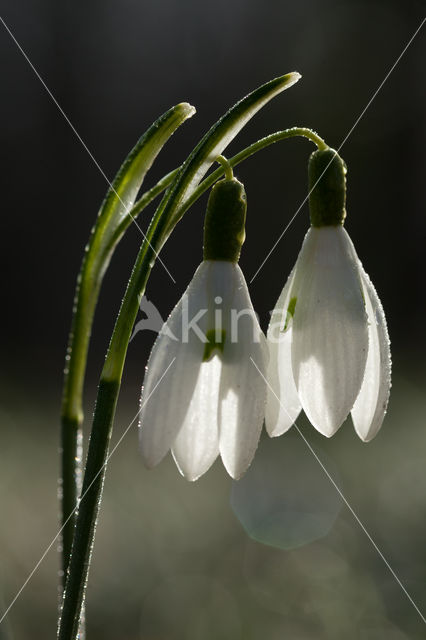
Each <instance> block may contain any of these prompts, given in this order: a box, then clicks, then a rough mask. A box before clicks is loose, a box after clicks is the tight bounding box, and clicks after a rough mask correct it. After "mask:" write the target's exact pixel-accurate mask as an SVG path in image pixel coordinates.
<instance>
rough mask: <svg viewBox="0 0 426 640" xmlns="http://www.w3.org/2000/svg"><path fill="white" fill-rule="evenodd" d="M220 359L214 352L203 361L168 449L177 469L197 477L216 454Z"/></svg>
mask: <svg viewBox="0 0 426 640" xmlns="http://www.w3.org/2000/svg"><path fill="white" fill-rule="evenodd" d="M221 370H222V362H221V360H220V358H219V357H218V356H217V355H215V356H214V357H213V358H212V359H211V360H209V361H208V362H203V363H202V364H201V367H200V369H199V374H198V379H197V383H196V385H195V389H194V391H193V394H192V398H191V400H190V403H189V407H188V411H187V413H186V416H185V419H184V421H183V425H182V427H181V429H180V431H179V433H178V435H177V438H176V440H175V441H174V444H173V448H172V453H173V457H174V459H175V461H176V464H177V466H178V467H179V471H180V472H181V473H182V475H183V476H185V478H187V479H188V480H197V479H198V478H199V477H200V476H201V475H203V473H205V472H206V471H207V470H208V469H209V467H210V466H211V465H212V464H213V462H214V461H215V460H216V458H217V456H218V454H219V441H218V440H219V436H218V404H219V385H220V376H221Z"/></svg>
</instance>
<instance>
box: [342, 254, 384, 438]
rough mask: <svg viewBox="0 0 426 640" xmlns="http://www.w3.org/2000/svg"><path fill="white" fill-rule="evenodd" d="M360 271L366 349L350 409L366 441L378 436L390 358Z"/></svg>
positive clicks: (378, 311) (372, 293)
mask: <svg viewBox="0 0 426 640" xmlns="http://www.w3.org/2000/svg"><path fill="white" fill-rule="evenodd" d="M360 271H361V273H362V281H363V290H364V297H365V303H366V309H367V314H368V334H369V347H368V357H367V364H366V366H365V375H364V380H363V383H362V387H361V391H360V392H359V395H358V397H357V399H356V401H355V404H354V406H353V409H352V420H353V423H354V426H355V430H356V432H357V434H358V435H359V437H360V438H361V439H362V440H364V442H368V441H369V440H372V438H374V436H375V435H376V434H377V432H378V430H379V429H380V427H381V426H382V422H383V418H384V417H385V413H386V408H387V404H388V400H389V393H390V386H391V357H390V341H389V335H388V330H387V326H386V319H385V314H384V312H383V307H382V304H381V302H380V300H379V297H378V295H377V293H376V290H375V288H374V286H373V285H372V283H371V281H370V278H369V277H368V275H367V274H366V273H365V272H364V270H363V269H362V266H361V265H360Z"/></svg>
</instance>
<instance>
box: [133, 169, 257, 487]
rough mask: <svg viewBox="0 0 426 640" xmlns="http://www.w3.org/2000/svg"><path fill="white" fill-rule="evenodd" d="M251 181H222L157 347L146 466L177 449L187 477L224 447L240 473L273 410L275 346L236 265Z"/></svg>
mask: <svg viewBox="0 0 426 640" xmlns="http://www.w3.org/2000/svg"><path fill="white" fill-rule="evenodd" d="M245 211H246V198H245V192H244V187H243V185H242V184H241V183H240V182H238V181H237V180H235V179H234V178H233V179H232V180H222V181H221V182H219V183H217V184H216V185H215V187H213V189H212V193H211V195H210V198H209V203H208V206H207V213H206V223H205V234H204V261H203V262H202V263H201V264H200V266H199V267H198V269H197V271H196V273H195V275H194V277H193V279H192V281H191V283H190V284H189V286H188V288H187V290H186V291H185V293H184V294H183V296H182V298H181V299H180V301H179V302H178V304H177V305H176V307H175V308H174V309H173V311H172V313H171V315H170V317H169V318H168V320H167V322H166V323H165V325H164V327H163V329H162V331H161V332H160V334H159V335H158V337H157V340H156V342H155V344H154V346H153V349H152V352H151V355H150V358H149V361H148V365H147V370H146V374H145V380H144V386H143V390H142V397H141V408H140V443H141V449H142V455H143V458H144V461H145V463H146V465H147V466H148V467H153V466H155V465H156V464H158V463H159V462H160V461H161V460H162V459H163V457H164V456H165V455H166V453H167V452H168V451H169V450H170V449H171V451H172V454H173V457H174V459H175V461H176V464H177V466H178V468H179V470H180V472H181V473H182V475H183V476H185V477H186V478H187V479H188V480H196V479H197V478H199V477H200V476H201V475H202V474H203V473H205V472H206V471H207V470H208V469H209V467H210V466H211V465H212V463H213V462H214V461H215V459H216V458H217V456H218V455H219V454H220V455H221V457H222V460H223V463H224V465H225V467H226V469H227V471H228V473H229V474H230V475H231V476H232V477H233V478H239V477H240V476H241V475H242V474H243V473H244V472H245V470H246V469H247V467H248V466H249V464H250V462H251V460H252V458H253V456H254V453H255V450H256V447H257V444H258V440H259V436H260V432H261V429H262V425H263V420H264V414H265V400H266V383H265V381H264V379H263V378H262V376H261V375H259V372H258V371H257V369H256V367H255V366H254V365H253V362H252V360H253V361H254V362H255V363H256V366H257V367H259V369H260V371H263V374H264V375H265V376H266V367H267V359H268V350H267V346H266V339H265V337H264V335H263V333H262V331H261V329H260V326H259V323H258V320H257V318H256V314H255V312H254V310H253V306H252V303H251V300H250V296H249V293H248V289H247V284H246V281H245V279H244V276H243V273H242V271H241V269H240V267H239V266H238V264H237V263H238V258H239V254H240V250H241V245H242V242H243V241H244V222H245Z"/></svg>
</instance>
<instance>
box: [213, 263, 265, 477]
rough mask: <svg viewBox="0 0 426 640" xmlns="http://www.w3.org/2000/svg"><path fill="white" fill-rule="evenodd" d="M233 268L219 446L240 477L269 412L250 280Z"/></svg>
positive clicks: (262, 347)
mask: <svg viewBox="0 0 426 640" xmlns="http://www.w3.org/2000/svg"><path fill="white" fill-rule="evenodd" d="M232 267H233V275H232V280H233V287H234V291H233V296H232V303H231V314H230V315H229V314H228V315H227V317H226V318H225V322H226V326H227V336H230V337H231V340H227V341H226V342H225V348H224V351H223V369H222V377H221V382H220V391H219V397H220V409H219V449H220V453H221V456H222V460H223V464H224V465H225V467H226V470H227V471H228V473H229V475H230V476H232V477H233V478H235V479H238V478H239V477H240V476H241V475H242V474H243V473H244V472H245V471H246V469H247V467H248V466H249V465H250V463H251V461H252V459H253V456H254V453H255V451H256V448H257V445H258V442H259V436H260V432H261V430H262V425H263V419H264V415H265V400H266V380H265V378H266V367H267V361H268V351H267V347H266V340H265V336H264V335H263V333H262V330H261V328H260V326H259V323H258V321H257V317H256V314H255V312H254V309H253V306H252V303H251V300H250V296H249V292H248V289H247V284H246V281H245V279H244V276H243V274H242V271H241V269H240V268H239V266H238V265H232Z"/></svg>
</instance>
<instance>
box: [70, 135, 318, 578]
mask: <svg viewBox="0 0 426 640" xmlns="http://www.w3.org/2000/svg"><path fill="white" fill-rule="evenodd" d="M295 136H302V137H305V138H307V139H309V140H311V141H312V142H313V143H315V144H316V145H317V147H318V148H319V149H327V148H328V147H327V144H326V143H325V142H324V140H323V139H322V138H320V136H318V135H317V134H316V133H315V132H314V131H312V130H311V129H308V128H305V127H292V128H291V129H285V130H283V131H277V132H276V133H273V134H271V135H269V136H266V137H265V138H262V139H260V140H258V141H257V142H255V143H254V144H252V145H250V146H249V147H247V148H246V149H243V150H242V151H240V152H239V153H237V154H236V155H235V156H233V157H232V158H229V159H227V162H228V163H229V166H230V167H235V166H237V165H238V164H240V163H241V162H243V161H244V160H246V159H247V158H249V157H250V156H252V155H254V154H255V153H257V152H258V151H261V150H262V149H265V148H267V147H269V146H270V145H272V144H275V143H276V142H279V141H281V140H285V139H287V138H293V137H295ZM180 169H181V168H180V167H178V168H177V169H174V170H173V171H171V172H170V173H168V174H167V175H166V176H164V177H163V178H161V180H159V182H157V184H156V185H154V187H152V188H151V189H150V190H149V191H147V192H146V193H144V194H143V195H142V197H141V198H140V199H139V200H138V201H137V202H136V203H135V204H134V205H133V207H132V209H131V210H130V212H129V213H128V215H126V216H125V217H124V218H123V219H122V220H121V222H120V223H119V225H118V226H117V228H116V229H115V231H114V234H113V235H112V236H111V239H110V241H109V243H108V245H107V246H106V247H105V249H104V251H105V252H106V253H108V252H109V251H111V250H112V248H113V247H114V246H115V244H116V243H117V240H118V239H119V238H121V237H122V236H123V235H124V232H125V231H126V229H127V228H128V227H129V226H130V225H131V224H132V222H133V221H134V220H135V219H136V218H137V216H138V215H139V214H140V213H141V212H142V211H143V210H144V209H145V207H147V206H148V205H149V204H150V203H151V202H152V201H153V200H154V198H156V197H157V196H158V195H159V194H160V193H162V192H163V191H164V190H165V189H166V188H167V187H168V186H170V184H172V182H173V181H174V179H175V178H176V176H177V174H178V172H179V171H180ZM224 173H225V169H224V167H223V166H220V167H218V168H217V169H216V170H215V171H213V172H212V173H211V174H210V175H209V176H208V177H207V178H205V180H203V182H201V183H200V184H199V185H198V186H197V187H196V188H195V189H194V191H193V193H192V194H191V195H190V197H189V198H188V200H187V201H186V203H185V206H184V208H183V209H182V212H181V216H182V215H183V214H184V213H185V212H186V211H187V210H188V209H189V208H190V207H191V206H192V205H193V204H194V202H195V201H196V200H198V198H200V197H201V196H202V195H203V193H205V192H206V191H207V190H208V189H209V188H210V187H211V186H212V185H213V184H214V183H215V182H216V181H217V180H218V179H219V178H220V177H221V176H222V175H223V174H224ZM181 216H180V217H181ZM176 222H177V221H174V223H173V225H172V226H174V225H175V224H176ZM170 231H171V228H170V230H169V232H170ZM84 269H85V263H83V269H82V275H81V276H80V278H79V282H80V281H83V282H84V281H85V277H84ZM82 298H83V296H82V295H81V292H80V291H79V288H78V289H77V293H76V298H75V316H74V321H73V328H72V331H71V335H70V341H69V347H68V356H67V362H68V366H67V368H66V371H65V373H66V376H65V387H64V398H63V407H62V443H63V444H62V470H63V486H62V495H63V523H62V524H63V525H64V529H63V547H64V553H63V558H64V564H63V572H64V575H65V574H66V569H67V560H68V558H69V555H70V552H71V546H72V538H73V531H74V523H75V518H74V517H73V516H72V513H73V510H74V509H75V505H76V503H77V498H78V496H79V495H80V491H79V489H80V486H81V480H80V478H81V470H80V466H79V464H77V465H76V462H77V463H78V462H79V461H81V449H80V447H79V443H80V442H81V438H82V434H81V423H82V418H83V411H82V387H83V382H84V378H85V371H86V365H87V350H88V342H89V337H90V332H91V326H92V322H93V315H94V311H95V306H96V302H97V295H96V296H94V295H90V296H84V301H83V302H84V305H86V306H85V312H84V315H83V314H82V312H81V307H82V305H81V302H80V303H79V300H81V299H82ZM83 320H84V322H83ZM76 452H77V456H76Z"/></svg>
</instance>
